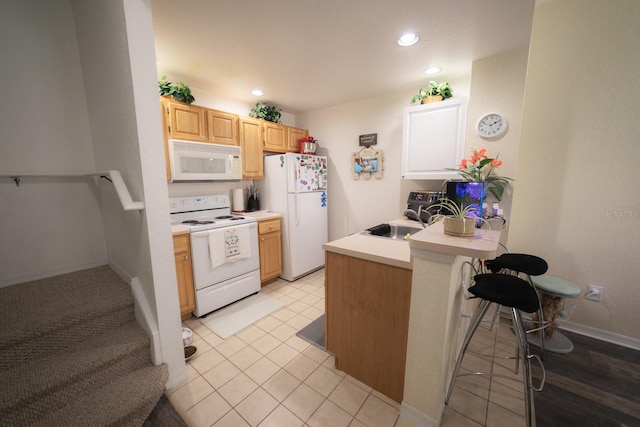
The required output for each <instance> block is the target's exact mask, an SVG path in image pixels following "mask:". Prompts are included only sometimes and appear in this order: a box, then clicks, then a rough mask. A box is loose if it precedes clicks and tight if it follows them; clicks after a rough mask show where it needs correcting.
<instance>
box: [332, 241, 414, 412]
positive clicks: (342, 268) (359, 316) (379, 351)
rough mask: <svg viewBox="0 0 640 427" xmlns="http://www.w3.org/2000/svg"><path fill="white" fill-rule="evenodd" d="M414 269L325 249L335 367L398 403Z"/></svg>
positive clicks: (399, 400)
mask: <svg viewBox="0 0 640 427" xmlns="http://www.w3.org/2000/svg"><path fill="white" fill-rule="evenodd" d="M411 277H412V271H411V270H408V269H404V268H400V267H396V266H392V265H387V264H382V263H378V262H373V261H369V260H366V259H361V258H355V257H351V256H347V255H343V254H338V253H335V252H329V251H325V297H326V299H325V307H326V309H325V314H326V320H325V321H326V323H325V326H326V329H325V336H326V338H325V339H326V343H325V345H326V348H327V350H328V351H330V352H331V353H333V354H334V355H335V358H336V362H335V363H336V368H337V369H340V370H341V371H344V372H346V373H347V374H349V375H351V376H352V377H354V378H356V379H358V380H360V381H362V382H363V383H365V384H366V385H368V386H370V387H372V388H374V389H375V390H378V391H379V392H381V393H382V394H384V395H386V396H388V397H390V398H391V399H393V400H395V401H396V402H402V397H403V393H404V373H405V359H406V354H407V337H408V330H409V306H410V303H411Z"/></svg>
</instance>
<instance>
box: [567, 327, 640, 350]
mask: <svg viewBox="0 0 640 427" xmlns="http://www.w3.org/2000/svg"><path fill="white" fill-rule="evenodd" d="M557 321H558V326H559V327H560V329H564V330H565V331H569V332H574V333H576V334H580V335H584V336H587V337H591V338H595V339H598V340H602V341H606V342H610V343H611V344H616V345H620V346H622V347H627V348H630V349H633V350H640V339H637V338H632V337H628V336H625V335H620V334H615V333H613V332H609V331H603V330H602V329H596V328H592V327H591V326H586V325H581V324H579V323H573V322H569V321H566V320H562V319H558V320H557Z"/></svg>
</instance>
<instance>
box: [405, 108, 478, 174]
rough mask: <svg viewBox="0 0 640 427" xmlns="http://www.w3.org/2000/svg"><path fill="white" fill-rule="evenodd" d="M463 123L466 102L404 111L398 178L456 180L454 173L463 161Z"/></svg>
mask: <svg viewBox="0 0 640 427" xmlns="http://www.w3.org/2000/svg"><path fill="white" fill-rule="evenodd" d="M466 123H467V99H466V98H456V99H448V100H446V101H441V102H435V103H430V104H425V105H419V106H416V107H407V108H405V110H404V123H403V128H402V177H403V178H406V179H452V178H457V177H458V173H457V172H456V171H455V169H456V168H457V166H458V165H459V164H460V161H461V160H462V158H463V157H464V142H465V128H466ZM448 169H453V170H448Z"/></svg>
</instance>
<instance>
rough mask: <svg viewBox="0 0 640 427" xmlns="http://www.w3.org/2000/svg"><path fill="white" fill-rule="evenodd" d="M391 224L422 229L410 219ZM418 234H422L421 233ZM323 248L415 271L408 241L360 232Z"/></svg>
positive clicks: (327, 244) (395, 221)
mask: <svg viewBox="0 0 640 427" xmlns="http://www.w3.org/2000/svg"><path fill="white" fill-rule="evenodd" d="M389 224H398V225H405V226H408V227H421V225H420V223H418V222H416V221H410V220H408V219H397V220H394V221H389ZM418 233H422V232H421V231H420V232H418ZM418 233H416V234H418ZM322 247H323V249H324V250H325V251H328V252H334V253H337V254H341V255H347V256H351V257H355V258H361V259H365V260H367V261H373V262H379V263H381V264H387V265H393V266H395V267H400V268H405V269H408V270H411V269H413V260H412V258H411V250H410V248H409V242H408V241H406V240H395V239H389V238H386V237H378V236H371V235H368V234H360V232H358V233H354V234H351V235H349V236H346V237H343V238H341V239H338V240H334V241H332V242H328V243H325V244H324V245H323V246H322Z"/></svg>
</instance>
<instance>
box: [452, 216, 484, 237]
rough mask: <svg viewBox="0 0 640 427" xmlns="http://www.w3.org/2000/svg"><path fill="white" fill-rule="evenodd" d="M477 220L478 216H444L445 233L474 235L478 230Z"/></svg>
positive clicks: (458, 235) (465, 235) (462, 235)
mask: <svg viewBox="0 0 640 427" xmlns="http://www.w3.org/2000/svg"><path fill="white" fill-rule="evenodd" d="M476 221H477V218H475V217H465V218H453V217H448V216H447V217H445V218H444V234H448V235H449V236H457V237H472V236H473V235H474V233H475V230H476Z"/></svg>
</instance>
